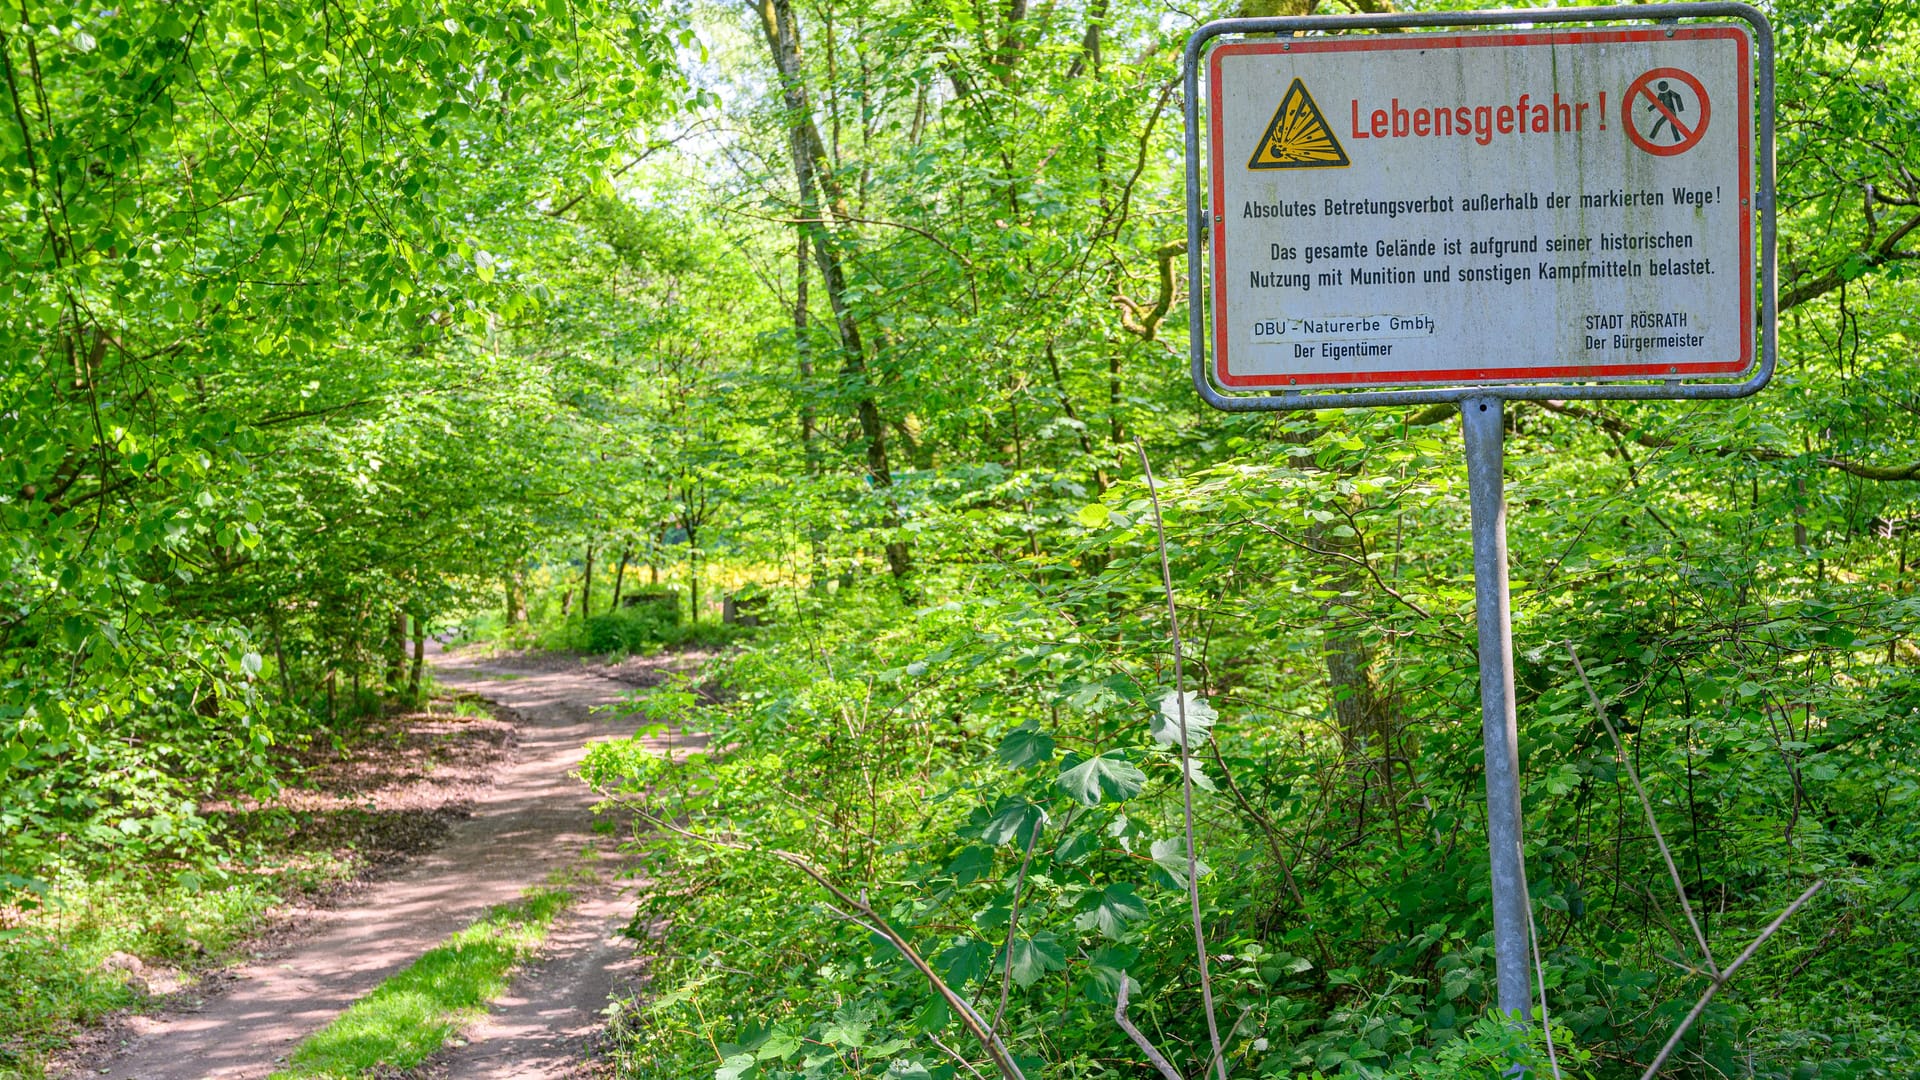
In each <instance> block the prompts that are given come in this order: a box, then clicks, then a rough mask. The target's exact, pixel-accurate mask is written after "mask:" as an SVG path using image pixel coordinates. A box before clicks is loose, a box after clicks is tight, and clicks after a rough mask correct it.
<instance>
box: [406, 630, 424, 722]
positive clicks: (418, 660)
mask: <svg viewBox="0 0 1920 1080" xmlns="http://www.w3.org/2000/svg"><path fill="white" fill-rule="evenodd" d="M426 663H427V620H425V619H423V618H421V617H420V616H418V615H415V616H414V617H413V670H412V671H411V672H409V673H408V675H407V700H408V701H411V702H414V703H415V704H418V703H419V701H420V669H421V668H423V667H425V666H426Z"/></svg>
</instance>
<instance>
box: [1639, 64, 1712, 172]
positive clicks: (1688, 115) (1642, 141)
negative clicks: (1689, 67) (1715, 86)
mask: <svg viewBox="0 0 1920 1080" xmlns="http://www.w3.org/2000/svg"><path fill="white" fill-rule="evenodd" d="M1620 109H1621V112H1622V116H1621V126H1622V127H1625V128H1626V129H1627V134H1628V135H1629V136H1631V137H1632V139H1633V143H1634V145H1635V146H1638V147H1639V148H1640V149H1642V150H1645V151H1646V152H1647V153H1649V154H1659V155H1660V156H1662V157H1671V156H1672V155H1674V154H1681V153H1685V152H1686V151H1688V150H1691V149H1693V148H1694V147H1696V146H1698V145H1700V138H1701V136H1703V135H1705V134H1706V133H1707V121H1708V120H1710V119H1712V118H1713V99H1711V98H1709V97H1708V96H1707V88H1706V87H1704V86H1702V85H1700V80H1699V79H1696V78H1694V77H1693V76H1692V74H1690V73H1688V72H1686V71H1682V70H1681V69H1679V68H1675V67H1664V68H1654V69H1653V70H1652V71H1649V72H1647V73H1646V74H1645V75H1642V76H1640V77H1639V78H1638V79H1635V80H1634V81H1633V85H1632V86H1629V87H1627V94H1626V96H1625V97H1624V98H1621V99H1620ZM1662 132H1665V135H1664V137H1663V135H1662Z"/></svg>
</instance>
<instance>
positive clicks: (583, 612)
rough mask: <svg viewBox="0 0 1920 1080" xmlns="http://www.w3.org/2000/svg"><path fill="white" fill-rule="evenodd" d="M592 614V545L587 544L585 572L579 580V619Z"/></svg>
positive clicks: (584, 618)
mask: <svg viewBox="0 0 1920 1080" xmlns="http://www.w3.org/2000/svg"><path fill="white" fill-rule="evenodd" d="M592 614H593V545H592V544H588V545H587V573H586V576H585V577H583V578H582V579H581V581H580V621H581V622H585V621H587V619H588V617H589V616H591V615H592Z"/></svg>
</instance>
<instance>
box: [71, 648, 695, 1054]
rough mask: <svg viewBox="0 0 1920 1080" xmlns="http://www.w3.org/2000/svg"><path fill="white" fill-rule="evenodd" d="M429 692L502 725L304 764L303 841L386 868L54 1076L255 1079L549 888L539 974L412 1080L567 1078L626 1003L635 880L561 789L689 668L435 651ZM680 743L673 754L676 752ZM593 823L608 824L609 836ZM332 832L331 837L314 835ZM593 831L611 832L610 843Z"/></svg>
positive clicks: (431, 725) (682, 663) (402, 736)
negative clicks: (603, 742) (641, 702)
mask: <svg viewBox="0 0 1920 1080" xmlns="http://www.w3.org/2000/svg"><path fill="white" fill-rule="evenodd" d="M434 652H435V654H436V655H434V657H433V661H434V670H435V674H436V676H437V677H438V678H439V680H440V681H441V682H442V683H444V684H446V685H449V686H451V687H454V688H456V689H458V690H461V691H463V692H467V693H472V694H476V695H479V696H480V697H483V698H485V699H486V700H488V701H490V702H493V703H495V704H496V705H498V706H500V707H501V709H502V711H503V714H504V715H505V716H509V717H511V719H512V723H511V727H510V729H509V728H508V725H507V724H506V723H504V722H502V721H487V720H477V721H476V720H454V719H451V718H448V719H445V720H444V721H443V722H439V723H436V722H435V721H434V720H433V718H429V719H428V721H427V722H425V723H413V724H407V725H402V727H401V730H399V731H397V732H396V733H394V735H393V737H391V738H390V739H387V740H385V741H384V742H382V741H380V740H375V742H374V744H373V745H372V746H357V747H355V748H354V751H353V752H352V753H351V754H350V755H346V756H337V757H336V759H334V760H327V758H326V755H321V757H320V759H319V760H316V762H315V763H314V774H315V777H316V779H318V780H319V781H320V783H319V784H317V785H316V787H317V790H316V791H313V792H311V793H305V792H303V793H302V794H301V795H300V796H298V798H300V799H304V800H307V804H306V805H302V806H300V807H297V808H298V809H302V810H305V811H308V812H310V813H311V814H312V817H311V818H310V819H309V821H308V823H307V824H306V825H305V826H303V829H311V830H313V832H312V835H311V837H310V839H311V841H312V842H313V843H314V844H316V845H318V846H322V847H328V846H332V842H333V841H334V840H335V839H336V837H335V836H334V835H333V833H334V832H338V833H341V834H342V835H343V836H344V837H346V838H348V839H351V840H353V841H355V842H356V843H365V842H366V841H367V840H368V839H369V838H375V839H376V842H375V843H373V844H372V847H373V849H374V850H375V851H377V852H378V853H380V857H381V858H383V859H387V860H390V864H389V865H388V866H387V868H386V869H385V870H384V871H383V872H381V873H379V874H377V875H375V876H374V877H373V879H372V880H370V881H367V882H366V883H364V884H363V885H361V886H359V887H356V888H354V889H352V890H349V891H348V892H346V893H345V894H343V895H341V896H337V897H335V898H333V899H334V901H335V902H334V903H333V904H332V905H331V906H316V907H315V908H313V909H312V910H310V911H307V912H305V913H303V917H302V918H301V919H299V920H297V922H296V923H293V924H284V925H283V926H282V928H281V931H280V932H279V933H278V934H277V935H269V937H268V939H266V940H264V941H263V942H261V943H260V947H259V948H258V949H257V950H256V953H255V955H254V957H253V958H252V959H251V960H250V961H249V962H247V963H245V964H243V965H241V966H239V967H237V968H234V969H231V970H230V971H227V972H224V973H221V974H219V975H218V976H217V977H213V978H208V979H205V980H203V981H202V983H201V985H199V986H198V987H196V988H195V992H194V994H193V995H192V996H188V995H178V996H176V998H175V999H173V1000H170V1001H169V1002H167V1003H166V1007H164V1008H162V1009H161V1010H160V1011H158V1012H155V1013H151V1014H149V1015H144V1016H133V1017H128V1018H126V1019H124V1020H123V1021H122V1022H121V1023H120V1024H119V1025H116V1026H115V1027H114V1028H112V1029H109V1035H110V1037H111V1038H112V1040H113V1042H114V1043H115V1044H117V1045H115V1046H111V1047H107V1048H104V1049H97V1050H96V1051H95V1052H94V1053H93V1054H90V1055H88V1057H89V1059H90V1060H86V1061H84V1062H80V1063H78V1066H77V1067H76V1069H75V1071H74V1072H71V1073H69V1075H75V1076H77V1075H88V1076H95V1077H99V1076H107V1077H113V1078H115V1080H121V1078H125V1080H257V1078H260V1077H264V1076H266V1075H268V1074H269V1073H271V1072H272V1071H273V1070H274V1069H275V1068H278V1067H279V1066H280V1065H282V1064H284V1062H285V1059H286V1055H287V1054H288V1053H289V1052H290V1051H291V1050H292V1049H293V1047H294V1046H295V1045H297V1044H298V1043H299V1042H300V1040H302V1039H304V1038H305V1037H306V1036H308V1035H310V1034H312V1033H313V1032H314V1031H317V1030H319V1029H320V1028H321V1027H324V1026H325V1025H326V1024H327V1023H328V1022H330V1021H331V1020H332V1019H333V1018H334V1017H335V1016H337V1015H339V1013H340V1012H341V1011H342V1010H344V1009H345V1008H346V1007H347V1005H349V1004H350V1003H352V1001H353V1000H355V999H356V998H358V997H360V996H361V995H363V994H365V993H366V992H367V991H368V990H371V989H372V988H373V987H374V986H377V985H378V984H379V983H380V982H381V981H382V980H384V979H385V978H387V977H388V976H389V975H391V974H393V973H394V972H395V971H397V970H399V969H400V968H401V967H403V966H405V965H406V964H407V963H409V962H411V961H412V960H413V959H414V958H415V957H417V956H419V955H420V954H421V953H423V952H425V951H426V950H427V949H429V948H432V947H433V946H434V945H435V944H437V943H438V942H439V941H440V940H442V939H443V938H445V937H446V936H447V935H449V934H451V933H452V932H454V931H455V930H458V929H460V928H461V927H463V926H466V925H467V924H469V923H471V922H473V921H474V920H475V919H477V918H479V917H480V916H482V915H483V914H485V912H486V910H487V909H488V908H489V907H491V906H493V905H495V904H500V903H505V902H508V901H511V900H513V899H515V898H517V897H518V896H519V895H520V894H521V892H522V891H523V890H525V889H526V888H528V887H530V886H535V885H539V884H542V883H544V882H546V881H548V880H549V879H550V878H552V877H554V876H555V875H559V876H560V877H563V878H567V879H569V880H573V881H575V882H578V881H579V879H580V878H581V876H582V870H583V868H584V869H585V870H586V871H587V873H586V875H585V876H586V877H587V878H588V879H590V883H588V884H576V885H575V889H574V891H575V893H576V895H577V897H578V900H577V902H576V903H575V905H574V907H573V908H572V909H571V910H570V911H569V913H568V914H567V915H565V916H563V917H562V919H561V920H560V921H559V922H558V923H557V924H556V925H555V927H554V930H553V932H552V934H551V936H550V938H549V941H548V944H547V947H546V948H545V949H544V950H543V952H542V955H541V958H540V959H539V960H538V961H537V962H536V963H534V964H532V965H529V967H528V968H527V969H526V970H524V971H522V972H520V973H519V974H518V975H516V977H515V979H514V981H513V984H512V986H511V987H510V989H509V991H508V993H507V995H506V996H505V997H504V998H503V999H502V1000H501V1001H499V1002H497V1003H496V1004H495V1006H494V1008H493V1009H492V1011H491V1012H490V1013H489V1015H488V1016H487V1017H486V1018H485V1019H484V1020H482V1021H481V1022H480V1023H478V1024H476V1025H475V1026H474V1027H473V1029H472V1030H470V1031H469V1032H467V1033H466V1034H465V1037H464V1038H463V1039H462V1040H459V1041H458V1042H457V1043H456V1044H455V1045H453V1046H451V1047H449V1048H448V1049H447V1050H444V1051H442V1052H441V1054H439V1055H437V1056H436V1058H435V1059H434V1060H432V1061H431V1062H429V1063H428V1064H427V1065H426V1066H424V1067H423V1068H422V1069H421V1070H419V1075H420V1076H422V1077H433V1078H436V1080H438V1078H447V1080H465V1078H469V1077H471V1078H486V1077H515V1078H526V1080H540V1078H561V1077H567V1078H572V1077H583V1076H586V1075H589V1074H588V1072H587V1071H585V1070H587V1069H588V1068H589V1065H588V1064H587V1063H588V1061H589V1060H590V1058H591V1047H592V1042H593V1039H594V1037H595V1034H596V1033H597V1031H598V1030H599V1026H600V1022H601V1019H602V1015H603V1010H604V1009H605V1007H606V1006H607V1004H608V1003H609V1001H611V1000H613V999H614V998H615V997H618V996H625V995H626V994H627V993H630V992H631V989H630V988H631V987H633V986H634V985H636V982H637V980H638V979H640V978H641V977H642V976H643V974H644V963H643V962H642V961H641V960H639V959H637V958H636V957H635V954H634V948H633V943H632V941H631V940H630V939H628V938H627V937H625V936H624V934H623V933H622V931H623V930H624V929H625V927H626V925H627V923H628V921H629V920H630V919H631V917H632V912H633V907H634V905H633V903H632V900H631V899H630V896H631V890H632V889H633V888H635V887H636V882H635V881H634V880H632V878H633V874H632V871H633V867H632V866H631V865H630V864H628V863H627V862H626V861H625V860H623V859H622V858H621V857H620V856H618V855H617V853H616V845H617V840H616V838H614V837H612V836H609V835H604V833H603V830H604V829H605V828H606V827H605V825H602V826H601V827H599V828H596V821H595V818H594V814H593V805H594V803H595V802H596V797H595V796H594V794H593V792H592V791H591V790H589V789H588V788H587V787H586V785H584V784H582V783H581V782H580V781H579V780H578V779H577V778H576V777H574V776H573V775H572V773H573V771H574V770H575V769H576V768H577V766H578V764H579V762H580V760H581V758H582V756H583V755H584V753H585V749H586V745H587V743H588V742H589V741H593V740H599V739H606V738H625V737H628V736H631V735H632V734H633V733H634V732H635V730H636V728H637V726H638V721H637V720H636V719H635V718H633V717H630V716H622V715H619V714H618V711H617V710H614V709H611V708H609V707H610V706H613V705H615V704H617V703H618V702H619V701H620V699H621V698H622V697H624V696H625V695H626V694H627V693H629V692H630V691H631V689H632V688H633V687H635V686H647V685H655V684H658V683H659V682H661V681H663V680H664V679H665V678H667V677H668V675H669V673H671V672H675V671H688V670H692V669H694V668H697V667H698V665H699V663H700V661H702V660H704V659H705V657H704V656H701V655H697V654H688V653H682V654H674V655H669V656H663V657H652V658H641V659H634V660H628V661H625V662H623V663H620V664H600V663H594V662H590V661H586V660H583V659H582V658H579V657H569V656H564V655H554V654H526V655H519V656H513V655H507V656H494V657H484V656H480V655H476V654H474V653H471V652H463V653H440V652H439V650H437V649H436V650H434ZM684 745H685V744H684V741H683V742H682V746H684ZM608 824H610V823H608ZM330 831H331V832H330ZM607 831H610V830H607Z"/></svg>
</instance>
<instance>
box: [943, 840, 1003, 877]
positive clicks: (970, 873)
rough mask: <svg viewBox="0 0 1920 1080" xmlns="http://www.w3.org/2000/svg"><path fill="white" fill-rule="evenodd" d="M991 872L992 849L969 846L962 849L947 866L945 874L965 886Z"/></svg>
mask: <svg viewBox="0 0 1920 1080" xmlns="http://www.w3.org/2000/svg"><path fill="white" fill-rule="evenodd" d="M992 870H993V849H992V848H986V847H981V846H980V845H978V844H970V845H968V846H967V847H965V848H962V849H961V851H960V854H958V855H955V856H954V857H953V861H952V862H950V863H948V864H947V873H949V874H952V875H953V878H954V880H955V881H956V882H958V883H959V884H961V885H967V884H970V883H972V882H975V881H978V880H980V879H981V878H983V877H985V876H986V875H987V874H988V873H989V872H990V871H992Z"/></svg>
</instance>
